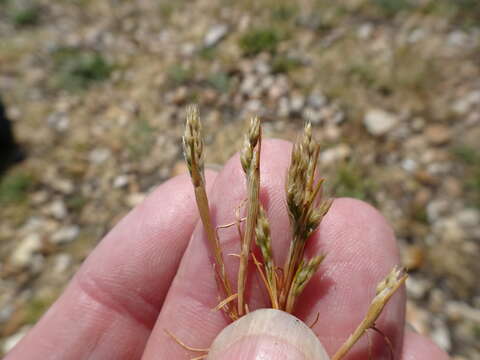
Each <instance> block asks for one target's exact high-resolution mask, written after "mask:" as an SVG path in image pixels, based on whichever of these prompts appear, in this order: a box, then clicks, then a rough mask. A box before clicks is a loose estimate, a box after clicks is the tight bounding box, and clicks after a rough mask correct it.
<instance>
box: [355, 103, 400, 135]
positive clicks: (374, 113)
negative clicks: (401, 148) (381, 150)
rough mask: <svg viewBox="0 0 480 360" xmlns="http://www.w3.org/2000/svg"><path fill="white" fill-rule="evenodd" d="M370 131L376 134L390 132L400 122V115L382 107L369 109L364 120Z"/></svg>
mask: <svg viewBox="0 0 480 360" xmlns="http://www.w3.org/2000/svg"><path fill="white" fill-rule="evenodd" d="M363 122H364V124H365V127H366V128H367V130H368V132H369V133H370V134H372V135H374V136H381V135H385V134H386V133H388V132H389V131H390V130H392V129H393V128H394V127H395V126H396V125H397V124H398V117H397V116H396V115H394V114H392V113H389V112H386V111H384V110H381V109H370V110H368V112H367V114H366V115H365V118H364V120H363Z"/></svg>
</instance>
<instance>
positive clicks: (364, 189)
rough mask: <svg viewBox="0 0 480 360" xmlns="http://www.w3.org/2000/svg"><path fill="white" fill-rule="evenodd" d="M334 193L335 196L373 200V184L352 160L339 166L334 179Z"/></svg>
mask: <svg viewBox="0 0 480 360" xmlns="http://www.w3.org/2000/svg"><path fill="white" fill-rule="evenodd" d="M333 183H334V185H333V188H334V194H335V196H337V197H342V196H347V197H353V198H357V199H361V200H369V201H374V200H375V199H374V198H373V194H374V190H375V184H374V182H373V181H372V180H371V179H368V178H366V177H365V175H364V174H363V173H362V172H361V171H360V168H359V167H357V166H356V165H355V164H354V163H353V162H350V163H346V164H344V165H342V166H340V167H339V169H338V171H337V174H336V178H335V179H334V182H333Z"/></svg>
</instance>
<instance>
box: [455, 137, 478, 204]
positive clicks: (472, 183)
mask: <svg viewBox="0 0 480 360" xmlns="http://www.w3.org/2000/svg"><path fill="white" fill-rule="evenodd" d="M453 153H454V155H455V156H456V157H457V158H458V159H460V160H461V161H462V162H463V163H464V165H465V175H466V176H465V177H464V178H465V182H464V186H465V188H466V190H467V191H468V192H469V196H467V198H468V199H471V201H472V203H473V205H475V206H477V207H480V152H479V151H477V150H475V149H473V148H471V147H469V146H460V147H457V148H455V149H453Z"/></svg>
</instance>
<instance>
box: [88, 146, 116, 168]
mask: <svg viewBox="0 0 480 360" xmlns="http://www.w3.org/2000/svg"><path fill="white" fill-rule="evenodd" d="M110 154H111V152H110V150H109V149H107V148H97V149H93V150H92V151H90V154H89V156H88V158H89V160H90V162H91V163H93V164H101V163H103V162H105V161H106V160H107V159H108V158H109V157H110Z"/></svg>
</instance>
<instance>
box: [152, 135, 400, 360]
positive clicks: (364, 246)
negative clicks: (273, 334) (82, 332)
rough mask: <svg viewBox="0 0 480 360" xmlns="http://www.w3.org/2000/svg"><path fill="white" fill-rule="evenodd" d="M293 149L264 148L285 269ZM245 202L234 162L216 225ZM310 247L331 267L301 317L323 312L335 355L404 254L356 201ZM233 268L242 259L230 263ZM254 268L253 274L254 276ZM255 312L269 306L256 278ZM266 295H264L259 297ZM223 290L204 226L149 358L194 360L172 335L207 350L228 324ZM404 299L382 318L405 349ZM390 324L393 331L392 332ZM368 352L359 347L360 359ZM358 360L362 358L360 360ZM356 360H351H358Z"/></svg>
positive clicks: (270, 208) (225, 243)
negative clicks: (287, 194)
mask: <svg viewBox="0 0 480 360" xmlns="http://www.w3.org/2000/svg"><path fill="white" fill-rule="evenodd" d="M290 149H291V145H290V144H289V143H286V142H282V141H265V142H264V144H263V146H262V160H261V187H262V188H261V200H262V204H263V205H264V207H265V209H266V210H267V213H268V216H269V219H270V224H271V232H272V239H273V246H274V250H273V251H274V257H275V260H276V262H277V264H278V265H283V263H284V261H285V257H286V253H287V249H288V246H289V241H290V238H291V235H290V225H289V220H288V216H287V213H286V209H285V194H284V178H285V174H286V169H287V167H288V163H289V159H290ZM244 198H245V180H244V175H243V172H242V170H241V168H240V165H239V160H238V157H234V158H233V159H232V160H231V161H230V162H229V163H228V164H227V165H226V166H225V168H224V170H223V171H222V172H221V173H220V174H219V176H218V177H217V179H216V181H215V184H214V186H213V193H212V196H211V210H212V214H213V219H214V222H215V223H216V224H225V223H229V222H231V221H232V217H233V215H232V214H233V210H234V208H235V207H236V206H237V205H238V204H239V203H240V202H241V201H242V200H243V199H244ZM220 238H221V241H222V248H223V249H224V253H225V254H228V253H232V252H238V248H239V246H238V236H237V235H236V232H235V229H229V230H225V231H224V232H222V233H221V236H220ZM311 241H312V242H313V246H311V247H310V249H309V251H310V252H314V251H315V250H316V251H320V250H321V251H322V252H326V253H327V254H328V257H327V260H326V264H325V265H322V266H321V267H320V270H319V273H318V274H317V275H316V276H315V277H314V279H313V280H312V284H311V286H307V289H306V290H305V294H304V296H303V297H302V299H301V300H300V301H299V303H298V306H297V309H298V311H297V314H298V315H300V316H301V317H302V318H303V319H304V320H306V321H307V323H311V322H313V319H314V317H315V316H316V314H317V312H319V313H320V321H319V324H322V328H321V329H319V325H317V326H316V327H315V331H316V332H317V333H318V334H319V336H320V339H321V340H322V342H323V343H324V344H325V346H326V348H327V351H329V353H330V354H331V353H333V352H334V351H335V350H336V349H338V347H339V346H340V345H341V344H342V343H343V342H344V341H345V340H346V337H347V336H348V335H349V334H350V332H351V331H353V329H354V328H355V327H356V326H357V325H358V324H359V323H360V321H361V319H362V317H363V316H364V315H365V312H366V309H367V307H368V303H369V302H370V300H371V299H372V298H373V296H374V294H375V287H376V284H377V283H378V282H379V281H380V280H381V279H382V278H383V277H384V276H385V275H386V274H387V273H388V272H389V270H390V268H391V267H392V266H393V265H394V264H396V263H397V262H398V251H397V249H396V245H395V240H394V237H393V234H392V231H391V229H390V228H389V227H388V225H387V224H386V222H385V220H384V219H383V218H382V217H381V216H380V215H379V214H378V213H377V212H376V211H375V210H374V209H373V208H371V207H370V206H367V205H365V204H364V203H362V202H359V201H355V200H347V199H340V200H337V201H336V202H335V203H334V205H333V207H332V209H331V210H330V212H329V214H328V215H327V217H326V218H325V220H324V222H323V223H322V225H321V226H320V230H319V231H318V232H317V234H316V235H315V236H313V237H312V239H311ZM226 261H227V265H228V267H229V268H232V267H236V266H237V265H238V260H237V259H236V258H234V257H227V258H226ZM254 271H255V270H254V269H252V271H251V272H250V274H253V273H254ZM250 279H251V280H252V281H250V284H251V289H250V297H249V306H250V308H251V309H254V308H256V307H259V306H266V305H267V304H268V303H267V299H266V296H265V290H264V288H263V285H261V284H260V283H259V282H258V281H257V280H256V275H250ZM259 292H260V293H262V296H258V295H256V294H258V293H259ZM217 294H218V291H217V286H216V283H215V278H214V272H213V270H212V266H211V256H210V250H209V248H208V246H207V244H206V240H205V238H204V237H203V230H202V229H201V227H199V228H198V229H196V230H195V232H194V235H193V237H192V241H191V242H190V244H189V247H188V249H187V251H186V253H185V255H184V258H183V259H182V262H181V265H180V269H179V272H178V273H177V276H176V278H175V280H174V282H173V284H172V287H171V288H170V290H169V294H168V296H167V299H166V301H165V304H164V307H163V308H162V312H161V314H160V316H159V318H158V320H157V324H156V326H155V329H154V331H153V332H152V335H151V338H150V339H149V342H148V344H147V349H146V353H145V356H144V357H145V359H150V358H154V357H158V356H160V355H161V356H164V357H166V358H176V359H182V358H188V357H189V356H191V355H192V354H191V353H188V352H186V351H185V350H184V349H182V348H181V347H180V346H178V344H176V343H175V342H174V341H173V340H172V339H170V338H169V337H167V336H166V335H165V333H164V331H163V330H164V329H165V328H166V329H168V330H170V331H171V332H173V333H174V334H175V335H177V336H178V337H179V338H180V339H181V340H183V341H185V342H186V343H187V344H189V345H192V346H197V347H208V346H209V344H210V343H211V342H212V340H213V338H214V337H215V336H216V334H217V333H218V332H219V331H220V330H221V329H222V328H223V327H225V325H226V324H227V323H228V320H227V319H226V318H225V316H224V315H223V314H222V313H221V312H212V311H211V309H212V308H214V307H215V306H216V305H217V304H218V301H219V300H218V297H217V296H218V295H217ZM403 307H404V299H403V298H402V296H397V297H396V298H394V299H393V301H392V304H391V306H389V309H387V311H386V315H384V316H382V319H381V321H380V322H379V325H380V326H382V329H383V330H385V332H387V333H388V335H389V336H390V337H391V338H392V341H393V342H394V345H395V347H396V348H398V344H401V331H396V330H395V329H396V328H398V326H400V327H401V329H403V322H402V321H403V320H402V319H403ZM387 325H388V326H387ZM364 349H366V346H365V345H364V346H363V347H362V346H360V351H359V350H358V349H356V352H355V353H354V355H355V354H360V353H361V351H363V350H364ZM355 356H357V355H355ZM353 358H354V357H351V359H353Z"/></svg>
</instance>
